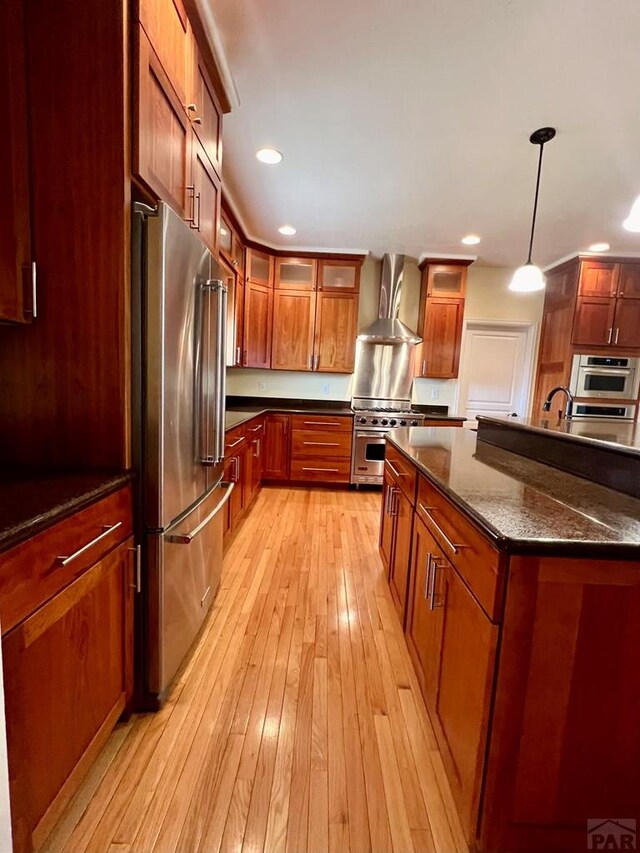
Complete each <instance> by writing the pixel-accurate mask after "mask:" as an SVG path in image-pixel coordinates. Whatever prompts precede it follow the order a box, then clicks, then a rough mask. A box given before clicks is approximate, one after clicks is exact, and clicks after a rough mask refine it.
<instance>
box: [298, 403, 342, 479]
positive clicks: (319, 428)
mask: <svg viewBox="0 0 640 853" xmlns="http://www.w3.org/2000/svg"><path fill="white" fill-rule="evenodd" d="M291 421H292V432H291V480H293V481H294V482H296V481H297V482H316V483H343V484H345V483H348V482H349V480H350V479H351V443H352V429H353V417H352V416H351V415H292V418H291Z"/></svg>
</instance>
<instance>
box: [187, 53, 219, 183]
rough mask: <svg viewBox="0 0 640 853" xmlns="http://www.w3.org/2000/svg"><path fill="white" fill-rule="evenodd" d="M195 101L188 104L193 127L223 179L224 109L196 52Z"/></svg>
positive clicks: (209, 158) (210, 160)
mask: <svg viewBox="0 0 640 853" xmlns="http://www.w3.org/2000/svg"><path fill="white" fill-rule="evenodd" d="M194 77H195V80H194V90H193V99H192V100H191V101H189V103H188V104H187V113H188V114H189V117H190V120H191V125H192V127H193V130H194V131H195V134H196V136H197V137H198V139H199V141H200V144H201V145H202V147H203V149H204V151H205V153H206V156H207V158H208V160H209V162H210V163H211V165H212V166H213V168H214V169H215V171H216V173H217V175H218V177H219V178H221V177H222V108H221V107H220V102H219V100H218V97H217V95H216V91H215V88H214V86H213V83H212V82H211V78H210V77H209V74H208V72H207V70H206V68H205V67H204V64H203V63H202V62H201V61H200V56H199V54H198V52H197V50H196V61H195V69H194Z"/></svg>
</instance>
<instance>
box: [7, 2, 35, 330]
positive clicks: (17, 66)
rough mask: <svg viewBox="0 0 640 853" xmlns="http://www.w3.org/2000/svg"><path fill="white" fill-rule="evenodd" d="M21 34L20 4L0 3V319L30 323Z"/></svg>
mask: <svg viewBox="0 0 640 853" xmlns="http://www.w3.org/2000/svg"><path fill="white" fill-rule="evenodd" d="M24 44H25V33H24V23H23V18H22V3H20V2H14V1H13V0H10V2H4V3H0V94H1V95H2V100H3V103H4V105H5V106H4V110H5V122H3V129H2V130H1V131H0V223H1V226H0V320H14V321H17V322H24V321H25V320H28V319H30V317H31V314H32V309H33V304H32V302H31V299H29V302H28V304H26V303H25V295H24V290H23V287H24V284H25V279H27V278H29V275H30V270H29V267H30V263H31V236H30V224H29V161H28V151H29V145H28V138H27V100H26V95H27V93H26V69H25V55H24Z"/></svg>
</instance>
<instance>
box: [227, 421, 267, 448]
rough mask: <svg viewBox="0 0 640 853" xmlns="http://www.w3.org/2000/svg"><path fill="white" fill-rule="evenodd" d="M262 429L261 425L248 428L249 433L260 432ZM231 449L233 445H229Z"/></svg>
mask: <svg viewBox="0 0 640 853" xmlns="http://www.w3.org/2000/svg"><path fill="white" fill-rule="evenodd" d="M261 429H262V424H258V426H257V427H249V432H260V430H261ZM231 446H232V447H233V445H231Z"/></svg>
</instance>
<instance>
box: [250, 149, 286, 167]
mask: <svg viewBox="0 0 640 853" xmlns="http://www.w3.org/2000/svg"><path fill="white" fill-rule="evenodd" d="M256 157H257V158H258V160H260V162H261V163H268V164H269V165H270V166H274V165H275V164H276V163H281V162H282V154H281V153H280V152H279V151H278V150H277V149H276V148H259V149H258V150H257V151H256Z"/></svg>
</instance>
